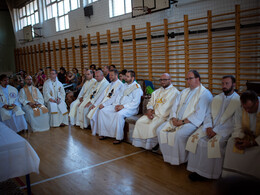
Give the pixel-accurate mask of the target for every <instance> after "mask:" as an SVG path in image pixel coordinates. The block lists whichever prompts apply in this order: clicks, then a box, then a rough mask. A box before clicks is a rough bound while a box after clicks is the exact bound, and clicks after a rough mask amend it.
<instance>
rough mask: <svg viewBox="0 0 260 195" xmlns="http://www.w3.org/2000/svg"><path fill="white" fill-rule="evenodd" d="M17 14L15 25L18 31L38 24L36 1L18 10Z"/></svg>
mask: <svg viewBox="0 0 260 195" xmlns="http://www.w3.org/2000/svg"><path fill="white" fill-rule="evenodd" d="M17 12H18V13H17V15H18V17H17V18H18V20H17V23H18V29H19V30H21V29H23V27H25V26H28V25H32V26H33V25H35V24H38V23H39V12H38V4H37V1H36V0H35V1H32V2H30V3H28V4H26V5H25V6H24V7H22V8H19V9H18V10H17Z"/></svg>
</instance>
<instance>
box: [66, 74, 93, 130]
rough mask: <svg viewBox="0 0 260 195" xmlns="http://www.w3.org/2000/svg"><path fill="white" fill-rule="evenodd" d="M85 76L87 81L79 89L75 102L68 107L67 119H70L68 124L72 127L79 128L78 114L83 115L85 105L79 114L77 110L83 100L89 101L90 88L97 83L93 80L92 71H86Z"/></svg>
mask: <svg viewBox="0 0 260 195" xmlns="http://www.w3.org/2000/svg"><path fill="white" fill-rule="evenodd" d="M85 76H86V79H87V81H86V82H85V83H84V85H83V87H82V88H81V90H80V93H79V95H78V97H77V99H76V100H75V101H73V102H72V103H71V105H70V113H69V117H70V124H72V125H77V126H80V120H79V119H80V114H82V115H83V113H82V112H83V109H84V106H85V105H84V106H82V107H81V109H82V110H81V113H80V114H79V108H80V106H81V104H82V102H83V101H84V100H85V99H89V96H90V93H91V89H92V87H93V86H96V82H97V81H96V79H94V78H93V71H92V70H87V71H86V74H85ZM82 120H83V118H82Z"/></svg>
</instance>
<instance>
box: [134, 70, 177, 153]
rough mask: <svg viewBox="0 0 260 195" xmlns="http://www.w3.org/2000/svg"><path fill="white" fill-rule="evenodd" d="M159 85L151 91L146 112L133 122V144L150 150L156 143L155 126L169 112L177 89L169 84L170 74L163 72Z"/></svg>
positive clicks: (163, 119)
mask: <svg viewBox="0 0 260 195" xmlns="http://www.w3.org/2000/svg"><path fill="white" fill-rule="evenodd" d="M160 84H161V87H160V88H159V89H157V90H155V91H154V92H153V93H152V97H151V99H150V100H149V102H148V104H147V113H146V114H145V115H144V116H142V117H141V118H140V119H139V120H138V121H137V122H136V124H135V128H134V132H133V145H134V146H136V147H142V148H145V149H147V150H151V149H152V148H153V147H155V146H156V145H157V144H158V139H157V135H156V130H157V128H158V127H159V126H160V125H161V124H162V123H164V122H165V121H166V120H167V119H168V117H169V114H170V110H171V108H172V105H173V103H174V101H175V99H176V97H177V96H178V95H179V93H180V92H179V91H178V90H177V89H176V88H175V87H174V86H173V85H172V84H171V76H170V75H169V74H167V73H164V74H163V75H162V76H161V77H160Z"/></svg>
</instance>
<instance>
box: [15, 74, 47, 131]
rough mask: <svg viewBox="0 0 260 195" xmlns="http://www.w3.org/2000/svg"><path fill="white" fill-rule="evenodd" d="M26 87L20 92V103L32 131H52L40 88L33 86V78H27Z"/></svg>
mask: <svg viewBox="0 0 260 195" xmlns="http://www.w3.org/2000/svg"><path fill="white" fill-rule="evenodd" d="M25 83H26V85H25V86H24V87H23V88H22V89H21V90H20V93H19V101H20V103H21V104H22V109H23V111H24V112H25V118H26V121H27V122H28V124H29V127H30V128H31V129H32V131H47V130H49V129H50V124H49V114H48V109H47V108H46V107H45V106H44V99H43V96H42V94H41V92H40V91H39V89H38V88H36V87H34V86H33V85H32V77H31V76H27V77H26V78H25Z"/></svg>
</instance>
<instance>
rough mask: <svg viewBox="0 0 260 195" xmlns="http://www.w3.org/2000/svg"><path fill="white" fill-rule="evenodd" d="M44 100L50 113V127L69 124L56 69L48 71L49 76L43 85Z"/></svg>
mask: <svg viewBox="0 0 260 195" xmlns="http://www.w3.org/2000/svg"><path fill="white" fill-rule="evenodd" d="M43 97H44V102H45V104H46V105H47V107H48V110H49V114H50V126H51V127H64V126H65V125H68V124H69V119H68V110H67V105H66V103H65V90H64V87H63V85H62V83H61V82H60V81H59V80H58V78H57V71H56V70H54V69H52V70H51V71H50V78H49V79H48V80H47V81H45V82H44V85H43Z"/></svg>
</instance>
